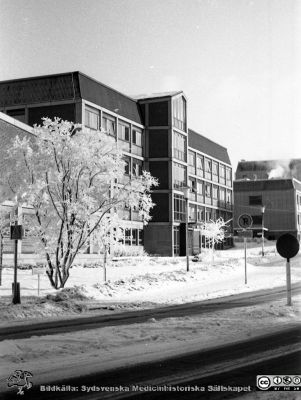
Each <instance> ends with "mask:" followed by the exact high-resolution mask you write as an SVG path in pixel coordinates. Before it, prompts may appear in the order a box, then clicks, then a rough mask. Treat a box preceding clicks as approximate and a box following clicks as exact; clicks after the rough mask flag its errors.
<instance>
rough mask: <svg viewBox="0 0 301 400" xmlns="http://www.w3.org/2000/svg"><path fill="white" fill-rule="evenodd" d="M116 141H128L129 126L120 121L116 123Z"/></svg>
mask: <svg viewBox="0 0 301 400" xmlns="http://www.w3.org/2000/svg"><path fill="white" fill-rule="evenodd" d="M118 139H120V140H124V141H125V142H129V141H130V126H129V125H128V124H125V123H124V122H121V121H119V122H118Z"/></svg>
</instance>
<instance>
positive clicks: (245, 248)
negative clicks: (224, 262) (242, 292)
mask: <svg viewBox="0 0 301 400" xmlns="http://www.w3.org/2000/svg"><path fill="white" fill-rule="evenodd" d="M244 250H245V284H247V283H248V279H247V238H246V237H244Z"/></svg>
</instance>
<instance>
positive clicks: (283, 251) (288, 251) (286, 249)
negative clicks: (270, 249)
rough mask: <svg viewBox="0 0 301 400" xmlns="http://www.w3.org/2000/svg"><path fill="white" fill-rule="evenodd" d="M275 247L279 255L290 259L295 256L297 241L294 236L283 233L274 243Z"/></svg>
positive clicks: (297, 248) (297, 247) (297, 246)
mask: <svg viewBox="0 0 301 400" xmlns="http://www.w3.org/2000/svg"><path fill="white" fill-rule="evenodd" d="M276 248H277V251H278V253H279V254H280V255H281V257H283V258H286V259H290V258H293V257H295V255H296V254H297V253H298V251H299V242H298V239H297V238H295V236H293V235H291V234H290V233H285V234H284V235H282V236H280V237H279V238H278V240H277V243H276Z"/></svg>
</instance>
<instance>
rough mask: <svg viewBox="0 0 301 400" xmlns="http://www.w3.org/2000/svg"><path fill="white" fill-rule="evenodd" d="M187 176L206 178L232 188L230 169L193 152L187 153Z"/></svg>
mask: <svg viewBox="0 0 301 400" xmlns="http://www.w3.org/2000/svg"><path fill="white" fill-rule="evenodd" d="M188 172H189V174H192V175H196V176H199V177H201V178H206V179H208V180H211V181H213V182H219V183H221V184H222V185H227V186H230V187H231V186H232V169H231V168H230V167H227V166H226V165H223V164H221V163H219V162H217V161H214V160H211V159H210V158H207V157H204V156H202V155H200V154H197V153H195V152H194V151H191V150H189V151H188Z"/></svg>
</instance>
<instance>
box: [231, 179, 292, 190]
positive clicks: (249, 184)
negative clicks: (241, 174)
mask: <svg viewBox="0 0 301 400" xmlns="http://www.w3.org/2000/svg"><path fill="white" fill-rule="evenodd" d="M293 188H294V185H293V180H292V179H258V180H248V179H246V180H239V181H234V182H233V189H234V191H235V192H256V191H258V192H262V191H265V190H289V189H293Z"/></svg>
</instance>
